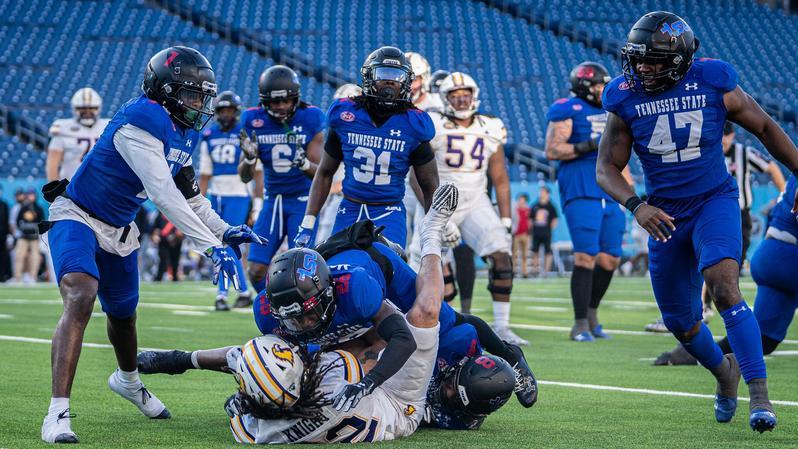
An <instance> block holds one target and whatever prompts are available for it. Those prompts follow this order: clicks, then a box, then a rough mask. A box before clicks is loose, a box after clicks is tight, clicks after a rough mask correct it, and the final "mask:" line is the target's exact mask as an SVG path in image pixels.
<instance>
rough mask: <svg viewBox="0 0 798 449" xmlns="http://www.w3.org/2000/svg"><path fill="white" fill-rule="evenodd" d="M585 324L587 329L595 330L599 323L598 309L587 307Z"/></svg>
mask: <svg viewBox="0 0 798 449" xmlns="http://www.w3.org/2000/svg"><path fill="white" fill-rule="evenodd" d="M587 324H588V327H589V329H590V330H591V331H592V330H593V329H595V328H597V327H598V325H599V324H600V323H599V320H598V309H596V308H593V307H588V309H587Z"/></svg>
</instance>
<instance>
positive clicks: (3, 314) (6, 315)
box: [0, 313, 14, 319]
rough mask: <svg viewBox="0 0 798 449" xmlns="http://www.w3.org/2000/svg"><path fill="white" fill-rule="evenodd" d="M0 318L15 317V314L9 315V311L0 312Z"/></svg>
mask: <svg viewBox="0 0 798 449" xmlns="http://www.w3.org/2000/svg"><path fill="white" fill-rule="evenodd" d="M0 318H3V319H8V318H14V315H9V314H7V313H0Z"/></svg>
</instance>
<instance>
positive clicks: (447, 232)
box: [443, 221, 461, 248]
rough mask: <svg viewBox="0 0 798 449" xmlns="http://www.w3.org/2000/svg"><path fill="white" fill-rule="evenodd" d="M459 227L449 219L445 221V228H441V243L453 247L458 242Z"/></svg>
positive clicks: (459, 237)
mask: <svg viewBox="0 0 798 449" xmlns="http://www.w3.org/2000/svg"><path fill="white" fill-rule="evenodd" d="M460 239H461V236H460V228H458V227H457V225H456V224H454V223H453V222H451V221H448V222H446V229H444V230H443V243H444V244H445V245H446V246H448V247H449V248H454V247H455V246H457V245H459V244H460Z"/></svg>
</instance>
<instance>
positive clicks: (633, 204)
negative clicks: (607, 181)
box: [623, 195, 645, 214]
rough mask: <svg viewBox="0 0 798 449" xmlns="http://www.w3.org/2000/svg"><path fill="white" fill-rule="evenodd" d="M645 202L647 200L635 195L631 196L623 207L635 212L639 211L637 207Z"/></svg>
mask: <svg viewBox="0 0 798 449" xmlns="http://www.w3.org/2000/svg"><path fill="white" fill-rule="evenodd" d="M643 204H645V201H643V200H641V199H640V197H639V196H637V195H633V196H630V197H629V199H627V200H626V202H625V203H623V207H625V208H626V209H627V210H628V211H629V212H631V213H632V214H634V213H635V211H637V209H638V208H639V207H640V206H642V205H643Z"/></svg>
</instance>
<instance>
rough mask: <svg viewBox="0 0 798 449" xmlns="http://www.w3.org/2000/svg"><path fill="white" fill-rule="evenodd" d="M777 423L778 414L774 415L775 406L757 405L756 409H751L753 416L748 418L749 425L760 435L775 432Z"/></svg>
mask: <svg viewBox="0 0 798 449" xmlns="http://www.w3.org/2000/svg"><path fill="white" fill-rule="evenodd" d="M776 422H777V420H776V414H775V413H773V406H772V405H770V403H768V404H766V405H757V406H756V408H754V409H751V414H750V415H749V417H748V424H750V425H751V429H752V430H755V431H757V432H759V433H764V432H765V431H767V432H771V431H773V428H774V427H776Z"/></svg>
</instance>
